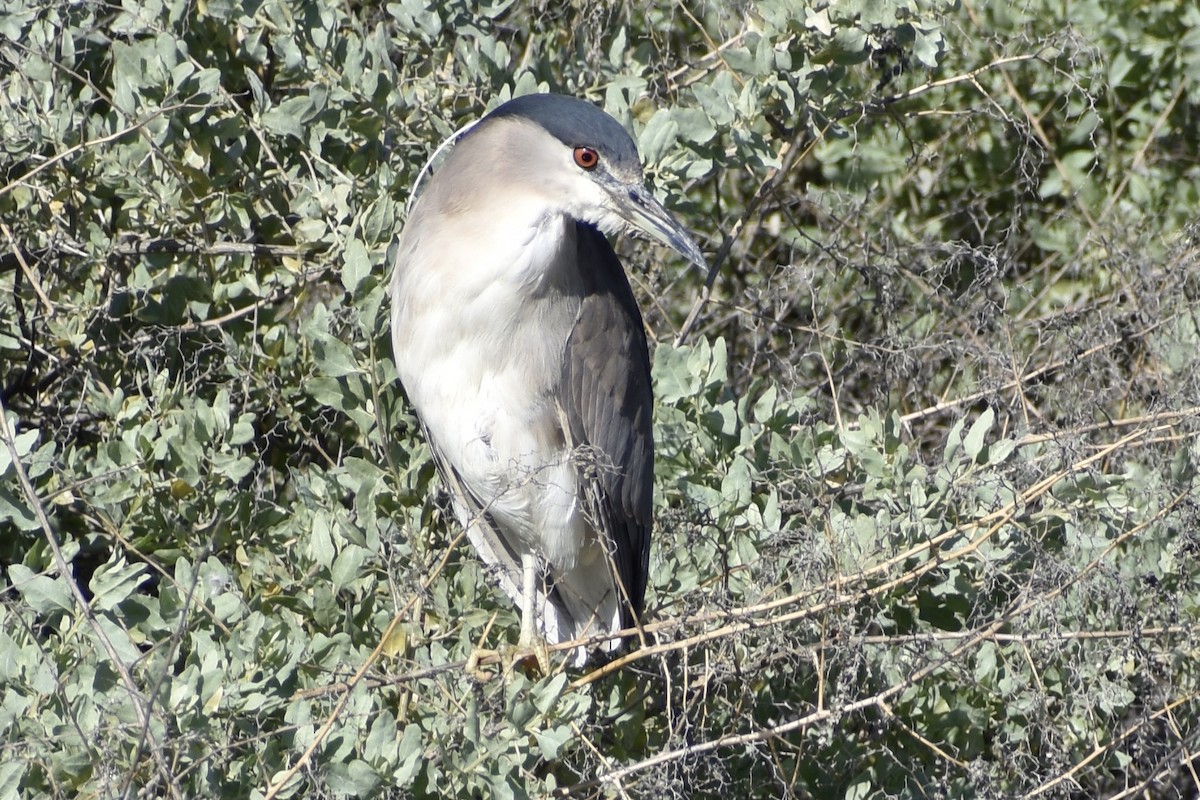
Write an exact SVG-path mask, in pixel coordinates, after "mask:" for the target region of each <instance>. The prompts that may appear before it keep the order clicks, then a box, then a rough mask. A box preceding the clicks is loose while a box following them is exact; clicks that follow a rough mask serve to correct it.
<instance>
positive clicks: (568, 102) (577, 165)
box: [468, 94, 705, 267]
mask: <svg viewBox="0 0 1200 800" xmlns="http://www.w3.org/2000/svg"><path fill="white" fill-rule="evenodd" d="M468 136H469V137H477V138H478V139H483V140H484V141H483V142H477V144H486V145H487V146H488V147H490V148H492V149H493V151H494V154H495V157H496V158H497V159H502V161H503V166H504V169H502V170H500V171H501V173H502V174H508V175H514V176H520V180H522V181H524V182H527V183H528V184H529V185H530V186H531V187H532V188H533V190H534V191H536V192H537V193H538V195H539V197H540V198H541V199H542V201H543V202H545V203H547V205H550V206H552V207H556V208H558V209H560V210H561V211H562V212H563V213H566V214H568V215H569V216H571V217H573V218H575V219H578V220H581V221H583V222H588V223H591V224H593V225H595V226H597V227H598V228H600V229H601V230H603V231H605V232H606V233H615V232H617V231H619V230H621V229H622V228H626V227H632V228H634V229H636V230H638V231H641V232H642V233H644V234H646V235H647V236H649V237H650V238H651V239H654V240H655V241H658V242H660V243H662V244H664V245H666V246H667V247H670V248H671V249H673V250H675V251H676V252H678V253H679V254H680V255H682V256H683V257H684V258H686V259H687V260H688V261H690V262H692V263H693V264H696V265H697V266H700V267H704V266H705V260H704V255H703V253H701V252H700V248H699V247H698V246H697V245H696V242H695V240H693V239H692V237H691V235H690V234H689V233H688V232H687V230H686V229H684V227H683V226H682V225H680V224H679V222H678V220H676V219H675V217H674V216H672V215H671V213H670V212H669V211H667V209H666V208H664V207H663V205H662V203H660V202H659V201H658V200H656V199H655V197H654V195H653V194H651V193H650V190H649V189H647V188H646V184H645V182H644V179H643V177H642V166H641V161H640V159H639V158H638V152H637V147H636V146H635V145H634V143H633V139H632V138H630V136H629V134H628V133H627V132H626V131H625V129H624V128H623V127H621V124H620V123H619V122H617V121H616V120H615V119H613V118H612V117H611V116H609V115H608V114H607V113H605V112H604V111H602V110H600V109H599V108H597V107H596V106H594V105H592V104H591V103H588V102H585V101H583V100H578V99H576V98H573V97H566V96H563V95H553V94H532V95H525V96H523V97H518V98H516V99H515V100H510V101H508V102H507V103H504V104H503V105H501V106H499V107H498V108H496V109H495V110H494V111H492V112H491V113H490V114H488V115H487V116H486V117H484V119H483V120H482V121H481V122H480V123H479V125H478V126H476V127H475V128H474V129H472V131H471V132H470V133H469V134H468Z"/></svg>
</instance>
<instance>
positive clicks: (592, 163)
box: [575, 147, 600, 170]
mask: <svg viewBox="0 0 1200 800" xmlns="http://www.w3.org/2000/svg"><path fill="white" fill-rule="evenodd" d="M575 163H576V164H578V165H579V166H581V167H582V168H584V169H586V170H593V169H595V168H596V166H597V165H598V164H599V163H600V154H599V153H597V152H596V151H595V150H593V149H592V148H590V147H576V148H575Z"/></svg>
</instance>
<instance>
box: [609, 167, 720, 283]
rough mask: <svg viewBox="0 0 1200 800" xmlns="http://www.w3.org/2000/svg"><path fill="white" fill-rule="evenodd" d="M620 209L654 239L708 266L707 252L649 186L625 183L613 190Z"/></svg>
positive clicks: (688, 258)
mask: <svg viewBox="0 0 1200 800" xmlns="http://www.w3.org/2000/svg"><path fill="white" fill-rule="evenodd" d="M613 199H614V200H615V201H616V206H617V212H618V213H619V214H620V215H621V216H622V217H624V219H625V221H626V222H628V223H629V224H630V225H632V226H634V227H635V228H637V229H638V230H640V231H642V232H643V233H645V234H646V235H647V236H649V237H650V238H651V239H654V240H655V241H657V242H661V243H662V244H665V245H666V246H667V247H669V248H671V249H672V250H674V251H675V252H677V253H679V254H680V255H681V256H683V257H684V258H686V259H687V260H688V261H690V262H692V263H693V264H695V265H696V266H698V267H700V268H701V269H707V268H708V263H707V262H706V261H705V260H704V254H703V253H701V252H700V247H699V246H698V245H697V244H696V242H695V240H694V239H692V237H691V234H689V233H688V232H687V231H686V230H685V229H684V227H683V226H682V225H680V224H679V221H678V220H676V219H675V217H673V216H671V212H670V211H667V209H666V208H664V207H663V205H662V203H660V202H658V201H657V200H655V199H654V195H652V194H650V192H649V190H648V189H646V187H645V186H632V187H626V186H622V187H621V188H620V189H618V190H617V191H615V192H613Z"/></svg>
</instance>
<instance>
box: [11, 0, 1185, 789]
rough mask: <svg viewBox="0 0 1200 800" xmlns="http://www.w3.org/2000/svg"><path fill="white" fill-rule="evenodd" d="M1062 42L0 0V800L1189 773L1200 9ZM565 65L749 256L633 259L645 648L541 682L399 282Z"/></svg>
mask: <svg viewBox="0 0 1200 800" xmlns="http://www.w3.org/2000/svg"><path fill="white" fill-rule="evenodd" d="M1069 12H1070V19H1064V18H1063V17H1062V16H1061V13H1063V12H1062V9H1061V8H1060V7H1059V5H1058V4H1052V3H1049V2H1041V1H1040V0H1039V1H1036V2H1030V3H1025V4H1021V5H1018V6H1012V5H1010V4H999V3H997V4H986V3H984V4H977V3H973V2H968V3H961V4H955V3H949V2H915V1H913V0H887V1H886V2H872V3H867V2H828V3H826V2H813V3H807V4H801V3H798V2H792V1H791V0H788V1H785V2H771V1H770V0H761V2H757V3H745V4H737V5H736V7H735V6H734V5H733V4H729V5H725V4H710V5H695V4H687V3H669V2H655V3H628V4H606V3H586V2H585V3H575V4H560V3H535V4H523V3H519V2H512V0H493V1H492V2H483V3H464V2H457V1H456V0H440V2H422V1H420V0H398V2H395V3H391V4H389V5H386V6H383V7H379V6H375V5H365V6H364V5H353V4H342V5H338V4H289V3H285V2H275V1H274V0H271V1H270V2H245V3H236V2H231V1H230V0H217V1H216V2H200V3H196V4H188V3H184V2H178V1H176V0H168V1H167V2H154V3H146V4H137V3H124V4H122V5H120V6H104V5H100V4H96V3H86V2H79V3H65V2H51V3H48V4H41V5H37V4H30V3H28V2H27V0H0V364H2V365H3V366H2V368H0V399H2V400H3V405H4V409H3V414H4V419H5V421H6V425H5V427H4V428H3V429H0V430H3V431H5V436H4V438H5V439H6V440H7V441H6V443H5V444H3V445H0V565H2V566H3V568H4V569H3V580H4V583H3V589H4V593H3V595H2V597H3V602H0V687H2V688H3V692H2V698H3V699H2V700H0V800H3V799H4V798H10V797H22V798H24V797H50V796H55V797H56V796H118V795H122V796H133V795H135V794H142V795H146V796H163V795H166V796H179V797H192V796H229V797H263V796H265V795H266V794H268V793H276V796H281V797H290V796H307V795H312V796H328V795H336V796H369V795H376V796H438V797H441V796H462V797H493V796H495V797H525V796H530V797H539V796H547V795H550V794H552V793H555V792H556V791H560V790H561V791H566V790H568V789H571V790H572V791H573V792H574V793H575V794H579V795H584V796H587V795H609V794H618V793H619V792H622V791H623V792H625V793H626V795H628V796H643V797H663V796H679V797H705V796H712V797H728V796H736V795H737V794H738V793H742V794H746V795H751V794H754V795H761V794H764V793H765V794H767V795H772V796H800V797H804V796H813V797H855V798H865V797H909V796H942V797H976V796H984V797H995V796H1022V795H1024V794H1026V793H1035V794H1038V793H1040V795H1039V796H1062V797H1066V796H1108V795H1112V796H1127V795H1123V794H1122V792H1123V791H1126V790H1128V792H1129V793H1130V794H1132V793H1133V792H1149V793H1151V794H1152V795H1153V796H1162V797H1171V796H1187V795H1188V793H1189V791H1192V792H1194V791H1196V790H1197V788H1198V783H1200V782H1198V781H1197V780H1196V778H1195V777H1194V774H1193V773H1191V772H1189V771H1188V769H1187V768H1186V766H1185V765H1186V764H1187V763H1188V762H1189V761H1190V760H1191V759H1193V757H1194V754H1195V753H1196V752H1197V751H1198V750H1200V741H1198V739H1200V714H1198V711H1200V701H1198V700H1197V693H1198V692H1200V676H1198V675H1197V666H1196V665H1197V664H1198V663H1200V658H1198V655H1200V653H1198V647H1200V645H1198V644H1197V614H1198V613H1200V569H1197V566H1196V553H1197V549H1198V547H1200V540H1198V539H1197V534H1196V530H1197V528H1198V523H1200V521H1198V520H1197V506H1196V499H1195V498H1196V488H1197V487H1196V463H1197V461H1198V460H1200V444H1197V442H1198V440H1197V428H1198V426H1197V420H1198V416H1200V411H1198V409H1197V407H1196V403H1197V398H1198V397H1200V370H1198V369H1197V367H1198V364H1197V351H1198V349H1200V333H1198V331H1200V321H1198V319H1197V314H1196V312H1195V311H1194V308H1195V307H1196V304H1197V295H1198V294H1200V285H1198V279H1197V278H1198V273H1200V270H1198V268H1197V265H1198V259H1197V252H1198V249H1197V244H1196V239H1195V231H1194V227H1193V226H1194V224H1195V221H1196V207H1197V201H1198V196H1197V188H1196V187H1197V185H1198V179H1200V176H1198V175H1197V165H1196V160H1195V153H1196V152H1200V136H1198V134H1197V126H1196V125H1195V119H1194V117H1195V108H1196V94H1195V82H1196V79H1197V78H1198V77H1200V48H1197V46H1196V45H1197V42H1198V41H1200V13H1198V12H1197V11H1195V10H1194V9H1192V8H1190V7H1189V6H1188V4H1176V3H1169V2H1163V3H1150V4H1146V3H1141V2H1133V0H1128V1H1127V2H1117V3H1109V2H1103V0H1085V1H1084V2H1080V3H1072V4H1071V6H1070V9H1069ZM543 88H554V89H556V90H559V91H564V92H569V93H572V94H577V95H580V96H584V97H587V98H589V99H591V100H593V101H595V102H598V103H600V104H602V105H604V106H605V107H606V108H607V109H608V110H609V111H610V112H611V113H613V114H614V115H616V116H617V117H618V118H619V119H621V120H622V121H623V122H625V123H626V124H627V125H628V126H630V128H631V129H632V130H633V131H634V133H635V135H636V136H637V138H638V140H639V142H640V146H641V150H642V153H643V156H644V158H645V160H646V168H647V173H648V174H649V175H650V177H651V179H652V181H653V182H654V183H655V184H656V185H657V186H658V187H659V188H660V190H661V191H663V192H665V193H666V194H667V195H668V199H669V201H670V202H671V204H672V205H673V206H674V207H675V208H676V210H677V212H678V213H679V215H680V217H681V218H683V219H684V220H686V221H687V223H688V224H689V225H690V227H692V228H693V229H694V230H696V231H697V233H698V234H699V235H700V238H701V240H702V241H703V242H705V245H706V246H705V249H706V251H707V252H709V253H713V254H714V255H715V254H717V253H719V252H720V253H726V252H727V257H725V258H724V260H723V261H722V263H721V272H720V276H719V278H718V280H717V282H716V284H715V286H714V288H713V291H712V295H711V298H710V299H709V301H708V302H707V304H706V305H704V306H703V308H702V309H701V311H700V315H699V317H698V320H699V322H698V325H696V326H694V327H692V328H690V329H689V330H687V331H686V332H683V333H686V335H683V333H681V328H682V326H683V325H684V324H685V323H684V320H685V319H686V318H687V316H688V311H689V309H690V308H691V307H692V304H693V302H694V298H695V297H696V296H697V295H698V293H699V289H698V286H697V284H698V282H699V279H698V277H697V276H696V275H695V273H689V272H686V271H685V270H684V269H683V268H682V266H680V265H677V264H675V263H673V262H668V263H667V264H665V265H662V266H658V267H654V268H652V269H651V270H649V272H644V271H642V270H641V267H642V266H643V265H645V264H647V262H652V261H654V260H655V259H654V256H656V255H659V254H658V253H656V252H654V251H652V250H651V249H650V248H648V247H647V246H645V245H643V244H631V243H629V242H623V243H622V244H621V250H622V253H623V255H624V257H625V258H626V262H627V263H628V264H629V265H630V266H631V275H632V280H633V283H634V286H635V290H636V291H637V292H638V294H639V296H640V300H641V305H642V308H643V309H644V310H645V313H646V317H647V322H648V326H649V328H650V330H651V331H652V333H653V334H654V335H655V337H656V338H657V340H658V344H657V346H656V349H655V356H654V377H655V386H656V396H657V407H656V415H657V416H656V424H657V427H656V435H657V441H658V462H657V472H656V479H657V483H656V514H657V519H658V524H657V529H656V534H655V536H656V540H655V546H654V552H653V555H652V559H651V576H650V588H649V597H648V606H649V609H650V613H649V616H648V623H649V624H650V633H651V639H652V641H651V642H650V643H651V644H653V643H654V642H655V641H656V642H657V644H658V647H657V649H656V650H654V651H650V652H646V653H643V654H641V656H640V657H638V658H636V659H634V660H632V661H631V663H629V664H627V665H625V666H623V667H621V668H620V669H617V670H613V671H612V672H611V673H610V674H603V675H602V674H600V673H590V672H589V673H582V674H577V673H562V672H559V673H556V674H552V675H549V676H546V677H544V678H538V679H534V678H527V677H524V676H521V675H520V674H516V675H512V674H510V675H500V674H498V668H497V667H496V666H495V665H494V664H493V663H491V662H487V661H485V662H484V663H483V664H481V665H480V667H479V670H476V672H475V673H474V674H471V673H470V672H468V670H467V669H466V667H467V664H466V660H467V658H468V656H469V655H470V654H471V652H472V651H473V649H474V648H475V647H476V646H477V645H483V646H489V647H502V646H504V645H505V644H506V643H508V642H511V641H513V640H514V639H515V634H516V628H517V617H516V614H515V612H514V610H513V609H512V607H511V604H510V603H509V602H508V601H507V599H505V598H504V597H503V596H502V595H501V594H500V593H499V592H498V591H497V589H496V588H495V587H494V586H493V585H491V584H490V582H489V581H487V580H486V579H485V577H484V576H483V574H482V571H481V569H480V566H479V564H478V562H477V561H476V560H475V559H474V557H473V556H472V554H471V553H470V552H469V549H468V548H467V547H466V546H465V544H464V543H463V542H462V541H461V540H460V537H459V530H458V527H457V525H456V524H455V523H454V522H453V521H452V520H450V519H448V518H449V517H450V515H448V514H447V513H446V507H445V504H444V501H443V500H442V499H441V498H440V497H439V495H438V489H437V486H438V484H437V482H436V481H435V480H434V471H433V467H432V464H431V462H430V459H429V457H428V452H427V450H426V448H425V446H424V444H423V443H422V440H421V437H420V435H419V431H418V428H417V423H416V420H415V419H414V418H413V417H412V415H411V412H410V411H409V409H408V408H407V406H406V404H405V402H404V400H403V398H402V396H401V393H400V391H399V389H398V387H397V386H396V385H395V380H394V379H395V373H394V369H393V367H392V364H391V360H390V353H389V347H390V346H389V344H388V343H387V337H386V334H385V328H386V311H387V306H386V298H385V292H384V286H385V284H386V277H387V267H386V264H385V263H384V262H385V252H386V249H387V247H388V245H389V243H390V242H392V241H393V240H394V238H395V236H396V234H397V232H398V231H399V229H400V226H401V225H402V222H403V219H402V217H403V208H404V201H405V199H406V197H407V193H408V189H409V187H410V185H411V184H412V182H413V180H414V179H415V177H416V174H417V172H418V170H419V169H420V167H421V165H422V164H423V163H424V162H425V160H426V158H427V156H428V155H429V153H430V152H431V151H432V149H433V148H434V147H435V146H436V145H437V143H438V142H440V141H441V140H442V139H444V138H445V137H446V136H448V135H449V134H450V133H452V132H453V131H454V130H455V129H456V128H458V127H459V126H460V125H461V124H462V123H464V122H466V121H468V120H470V119H473V118H476V117H477V116H479V115H480V114H481V113H483V112H484V111H485V109H486V108H487V107H490V106H491V105H493V104H495V103H498V102H500V101H502V100H504V99H506V98H508V97H510V96H512V95H513V94H516V93H523V92H528V91H534V90H538V89H543ZM726 234H729V235H731V236H733V239H732V240H731V241H730V242H729V243H728V245H729V246H728V249H727V251H726V250H723V249H722V244H723V237H724V236H725V235H726ZM734 234H736V235H734ZM677 338H678V339H679V341H678V342H675V341H673V340H674V339H677ZM10 447H11V449H10ZM14 459H15V460H14ZM18 466H19V467H20V469H18ZM20 472H23V474H24V476H25V477H27V479H28V480H29V481H30V486H31V487H32V490H33V494H34V497H32V498H31V497H30V496H29V495H28V493H27V492H26V491H25V488H24V486H23V485H22V482H21V481H20V480H19V479H18V478H19V474H18V473H20ZM39 509H40V510H42V511H44V513H45V514H46V515H47V516H48V520H49V527H48V529H44V528H43V526H42V524H41V522H40V521H39V517H38V511H39ZM52 543H57V544H58V545H59V546H60V548H61V558H62V559H63V560H64V561H65V562H66V564H67V565H68V567H67V570H66V571H65V572H64V570H62V569H61V568H60V562H59V561H58V557H57V556H56V555H55V554H54V552H53V548H52V547H51V544H52ZM73 585H74V586H77V587H78V588H79V589H81V590H82V591H83V593H84V596H85V599H86V601H87V603H88V608H87V609H86V610H85V609H84V608H82V607H81V606H80V604H79V602H78V599H77V598H76V597H75V596H74V594H73V592H72V587H73ZM364 666H366V671H365V672H364V673H363V674H362V675H361V676H359V675H357V673H358V671H359V670H360V668H363V667H364ZM481 671H482V673H489V672H490V673H491V674H492V677H491V679H490V680H480V679H479V678H480V677H482V673H481ZM592 678H596V680H592ZM310 746H312V747H313V751H312V752H311V754H308V753H307V750H308V748H309V747H310ZM294 766H299V769H298V770H297V771H296V772H295V773H294V774H292V773H290V772H289V770H290V769H291V768H292V767H294ZM572 787H573V789H572Z"/></svg>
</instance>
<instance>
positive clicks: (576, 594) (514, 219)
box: [389, 94, 705, 666]
mask: <svg viewBox="0 0 1200 800" xmlns="http://www.w3.org/2000/svg"><path fill="white" fill-rule="evenodd" d="M439 149H440V148H439ZM626 229H631V230H634V231H641V232H642V233H643V234H645V235H646V236H648V237H649V238H650V239H652V240H656V241H658V242H659V243H661V244H664V245H666V246H667V247H669V248H671V249H673V250H675V251H676V252H678V253H679V254H680V255H682V256H683V257H684V258H685V259H687V261H689V262H692V263H693V264H696V265H698V266H700V267H703V266H704V265H705V259H704V255H703V253H702V252H701V250H700V247H699V246H698V245H697V244H696V242H695V240H694V239H693V238H692V236H691V235H690V234H689V233H688V232H687V230H685V229H684V227H683V226H682V225H681V224H680V223H679V222H678V221H677V220H676V219H675V217H674V216H672V215H671V213H670V212H668V211H667V209H666V208H665V207H664V206H663V205H662V203H660V202H659V201H658V200H657V199H655V197H654V195H653V194H651V192H650V190H649V189H648V188H647V187H646V184H645V182H644V179H643V173H642V166H641V161H640V158H639V155H638V151H637V147H636V145H635V144H634V141H633V139H632V138H631V137H630V135H629V133H628V132H627V131H626V130H625V128H623V127H622V126H621V124H620V123H619V122H617V120H616V119H614V118H613V117H612V116H610V115H609V114H608V113H606V112H605V111H603V110H601V109H600V108H599V107H597V106H596V105H593V104H592V103H590V102H587V101H585V100H582V99H579V98H576V97H571V96H567V95H560V94H530V95H524V96H521V97H518V98H515V99H512V100H509V101H507V102H504V103H502V104H501V105H499V106H497V107H496V108H495V109H494V110H492V111H491V112H490V113H488V114H487V115H485V116H484V117H483V118H482V119H481V120H480V121H479V122H478V123H476V124H475V125H474V126H473V127H471V128H470V129H469V130H467V131H465V133H462V134H461V136H460V138H458V139H457V141H455V142H454V143H453V146H452V147H451V148H450V150H449V152H448V154H447V155H446V156H445V157H444V159H443V160H442V162H441V163H440V164H439V166H438V167H437V169H436V170H434V171H433V172H432V174H431V175H430V176H429V177H428V178H427V179H426V180H425V183H424V185H423V186H421V188H420V193H419V195H417V196H416V197H415V200H413V201H412V202H411V206H410V210H409V214H408V219H407V220H406V222H405V225H404V227H403V230H402V231H401V233H400V237H399V240H398V243H397V247H396V259H395V263H394V268H393V271H392V277H391V282H390V285H389V293H390V300H391V335H392V347H393V352H394V357H395V363H396V370H397V373H398V376H399V380H400V383H401V385H402V386H403V388H404V392H405V394H406V395H407V397H408V400H409V402H410V404H411V406H412V408H413V410H414V411H415V414H416V416H417V418H418V419H419V420H420V423H421V426H422V428H423V430H424V435H425V439H426V441H427V443H428V445H429V447H430V450H431V451H432V454H433V459H434V461H435V463H436V465H437V468H438V472H439V473H440V475H441V477H442V480H443V482H444V483H445V484H446V485H447V487H448V488H449V494H450V496H451V500H452V505H453V508H454V512H455V515H456V517H457V518H458V520H459V521H460V523H461V524H462V525H463V526H464V528H465V529H466V533H467V538H468V539H469V541H470V542H471V544H472V545H473V546H474V547H475V549H476V551H477V552H478V554H479V556H480V557H481V559H482V560H483V562H484V564H485V565H486V571H487V572H488V573H490V574H491V575H492V576H493V578H494V579H495V580H497V581H498V582H499V585H500V588H501V589H502V590H503V591H504V592H505V594H507V595H508V596H509V597H510V598H511V599H512V600H513V602H514V603H515V604H516V605H517V606H518V607H519V608H520V610H521V631H520V637H519V639H518V645H519V646H522V647H526V648H528V647H533V646H534V645H535V644H537V643H538V642H539V641H540V642H541V643H543V648H544V645H545V644H558V643H561V642H567V641H573V640H576V639H580V638H583V637H590V636H594V635H608V636H610V637H611V638H609V639H608V640H606V641H603V642H601V643H600V644H599V650H600V651H601V652H604V653H609V654H612V653H616V652H618V651H619V650H620V648H621V647H622V645H623V642H622V640H621V638H620V637H613V636H612V634H615V633H616V632H617V631H620V630H622V629H629V628H633V627H634V626H636V625H637V624H639V620H640V618H641V615H642V612H643V606H644V601H645V593H646V584H647V578H648V571H649V567H648V564H649V554H650V536H651V528H652V525H653V512H652V500H653V474H654V441H653V432H652V430H651V417H652V411H653V409H652V402H653V397H652V389H651V378H650V355H649V345H648V341H647V336H646V330H645V327H644V324H643V320H642V316H641V313H640V311H639V309H638V305H637V302H636V300H635V298H634V294H633V290H632V288H631V287H630V284H629V279H628V277H627V276H626V273H625V270H624V268H623V266H622V264H621V262H620V260H619V259H618V257H617V255H616V253H615V252H614V250H613V248H612V246H611V244H610V243H609V240H608V238H607V237H608V236H609V235H615V234H617V233H620V232H622V231H624V230H626ZM539 637H540V639H539ZM594 652H595V651H591V652H589V650H588V649H587V648H585V647H584V646H583V645H578V646H576V647H575V648H573V649H572V651H571V653H570V655H569V658H570V661H571V663H572V664H573V665H575V666H583V665H584V664H586V663H587V660H588V658H589V657H590V656H591V654H592V653H594Z"/></svg>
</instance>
